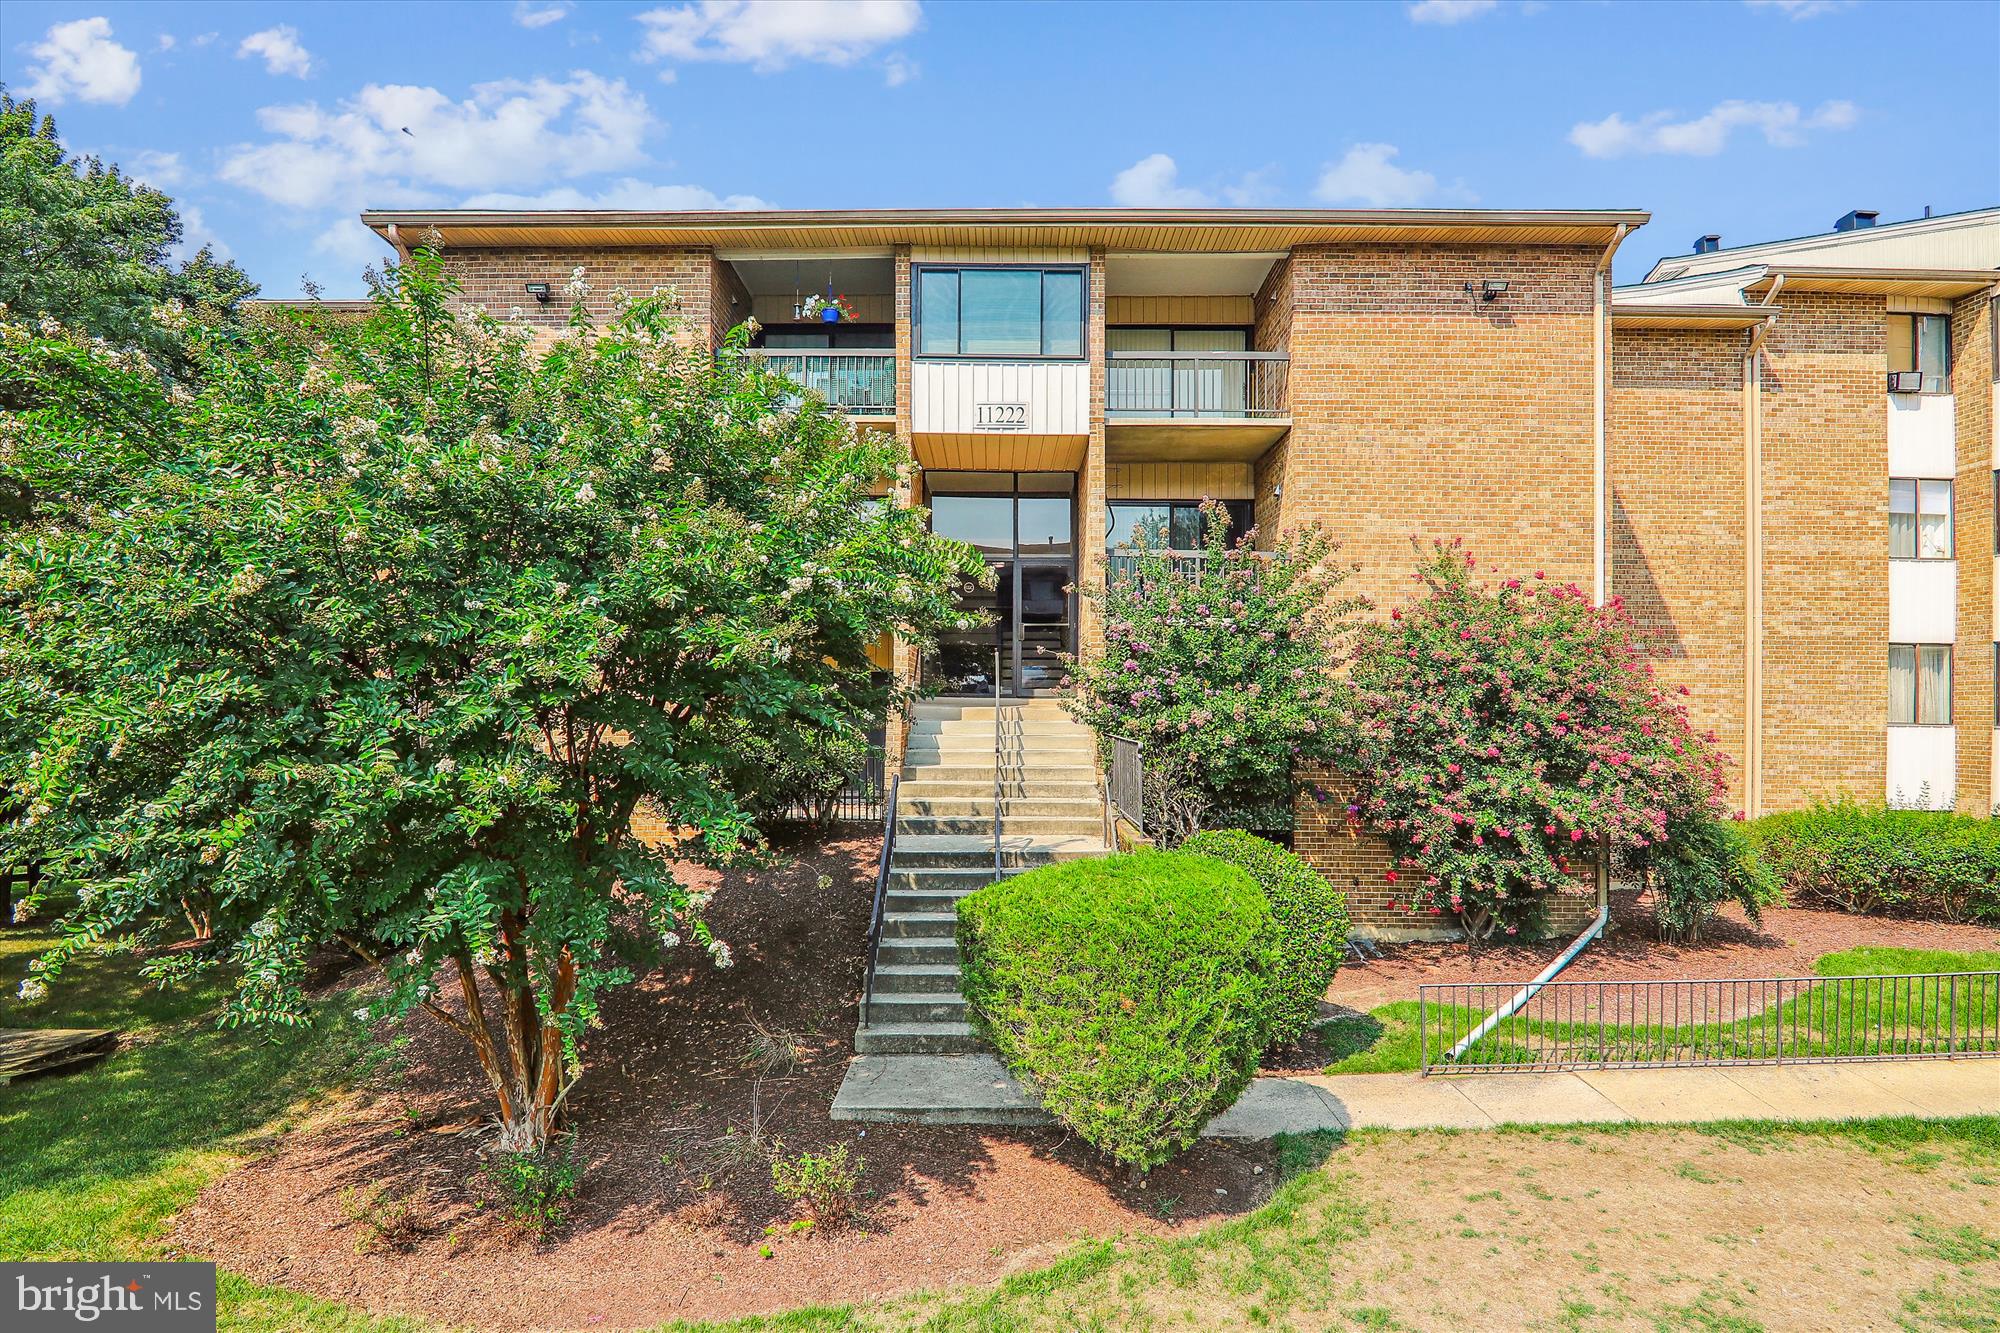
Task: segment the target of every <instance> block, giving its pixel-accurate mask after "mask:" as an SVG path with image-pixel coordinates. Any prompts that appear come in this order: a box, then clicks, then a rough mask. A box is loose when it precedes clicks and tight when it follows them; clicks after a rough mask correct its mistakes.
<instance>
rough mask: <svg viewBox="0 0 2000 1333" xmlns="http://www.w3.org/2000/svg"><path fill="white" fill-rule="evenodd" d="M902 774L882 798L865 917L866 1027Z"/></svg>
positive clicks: (879, 949)
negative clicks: (871, 904) (878, 855)
mask: <svg viewBox="0 0 2000 1333" xmlns="http://www.w3.org/2000/svg"><path fill="white" fill-rule="evenodd" d="M902 785H903V775H902V774H901V773H898V774H896V775H895V776H894V777H891V778H890V779H889V794H888V796H887V797H886V798H885V799H884V800H883V802H882V863H881V865H880V866H878V867H877V868H876V871H875V908H874V911H873V913H872V914H871V915H870V916H869V919H868V982H867V986H866V988H865V989H864V990H863V992H862V995H861V1026H862V1027H864V1028H865V1027H867V1026H868V1020H869V1017H870V1013H871V1011H872V1010H873V1009H874V1006H875V963H876V960H877V959H878V958H879V957H880V956H881V953H882V913H883V910H884V908H885V907H886V905H887V904H888V901H889V858H890V857H891V856H893V855H894V854H895V851H896V790H897V788H899V787H901V786H902Z"/></svg>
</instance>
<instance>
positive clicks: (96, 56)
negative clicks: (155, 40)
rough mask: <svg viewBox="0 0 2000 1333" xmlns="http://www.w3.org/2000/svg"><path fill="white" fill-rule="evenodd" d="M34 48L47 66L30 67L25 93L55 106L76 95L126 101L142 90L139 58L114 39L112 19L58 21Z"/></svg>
mask: <svg viewBox="0 0 2000 1333" xmlns="http://www.w3.org/2000/svg"><path fill="white" fill-rule="evenodd" d="M28 53H29V54H30V55H32V56H33V57H34V58H35V59H36V60H39V61H40V62H41V65H40V66H39V67H38V68H35V69H31V70H29V71H28V82H27V83H26V84H24V85H23V86H22V88H21V94H22V95H23V96H24V97H33V98H37V99H39V100H41V101H44V102H47V103H49V104H50V105H52V106H53V105H57V104H59V103H61V102H63V101H65V100H67V99H68V98H70V97H72V96H74V97H77V98H80V99H82V100H83V101H86V102H108V103H110V104H111V105H112V106H124V105H125V104H126V103H127V102H129V101H131V100H132V94H134V93H136V92H138V91H139V57H138V55H137V54H136V53H134V52H133V51H132V50H131V49H130V48H128V47H123V46H120V45H119V44H118V43H117V42H114V41H112V40H111V20H109V19H106V18H87V19H75V20H72V21H71V22H69V23H58V24H56V25H55V26H53V27H51V28H50V29H49V30H48V32H47V33H45V34H44V35H43V37H42V40H41V41H39V42H37V43H35V45H34V46H33V47H31V48H29V52H28Z"/></svg>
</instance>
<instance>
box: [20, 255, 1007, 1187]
mask: <svg viewBox="0 0 2000 1333" xmlns="http://www.w3.org/2000/svg"><path fill="white" fill-rule="evenodd" d="M572 288H573V295H575V296H576V297H577V298H578V305H577V307H576V309H577V314H576V315H575V317H574V318H573V321H572V325H571V328H570V330H569V332H568V334H567V335H566V336H565V337H563V338H562V339H561V340H560V341H559V342H558V343H557V345H555V346H554V347H553V348H551V349H548V350H547V351H545V352H539V353H538V352H537V351H535V350H534V348H533V345H532V343H531V341H530V339H529V337H528V335H527V334H526V332H525V331H523V330H520V329H516V328H513V327H509V326H505V325H499V324H496V323H494V322H493V321H492V320H490V319H488V318H486V317H484V316H480V315H462V314H454V311H453V308H452V301H451V298H452V295H453V284H452V283H451V281H450V280H449V278H448V277H447V275H446V274H445V273H444V271H443V268H442V265H441V264H440V263H439V261H438V259H437V258H436V256H435V255H434V254H431V253H429V252H427V251H420V252H419V253H418V254H417V255H416V256H415V257H414V258H413V259H412V260H411V261H410V262H409V263H408V264H406V265H405V266H403V267H402V268H401V269H400V270H394V271H392V272H391V274H390V276H389V277H388V278H386V279H385V280H384V282H383V284H382V285H381V287H380V289H379V290H378V292H377V296H376V307H375V313H374V315H373V317H372V318H370V319H369V320H367V321H364V322H361V323H358V324H355V325H352V326H348V325H344V324H342V323H341V322H339V321H327V322H323V323H322V324H321V325H319V326H318V327H315V328H311V329H301V328H298V327H290V326H285V325H279V326H274V327H272V328H270V329H266V328H264V327H262V326H258V327H243V328H236V329H227V330H220V331H215V330H210V331H202V332H199V333H198V334H197V341H196V344H195V346H196V349H197V353H198V356H199V370H200V374H199V375H198V376H196V377H195V378H194V379H193V380H192V381H191V384H190V385H189V386H188V387H185V388H182V389H179V390H176V391H175V392H174V393H173V394H171V395H166V394H161V393H160V392H159V391H158V390H157V389H156V388H155V387H153V385H154V383H155V382H154V381H153V380H152V379H151V377H150V376H148V375H146V373H145V372H144V370H143V368H138V367H134V366H131V365H129V364H118V363H117V362H115V361H114V360H113V359H112V358H111V357H110V356H108V355H107V354H105V353H103V352H102V351H101V350H100V349H96V348H94V347H91V346H87V345H79V344H74V343H64V344H62V345H61V347H60V348H52V347H51V346H50V340H49V339H46V338H41V337H38V336H36V335H35V334H34V333H33V332H32V331H30V330H28V329H25V328H22V327H20V326H18V325H16V326H11V327H9V328H8V329H7V331H6V334H5V337H4V339H0V374H6V375H13V376H15V377H17V378H23V379H32V378H33V377H34V375H35V374H36V373H37V370H36V367H37V366H39V365H43V364H46V363H49V362H57V363H60V364H62V365H63V366H64V367H66V370H65V374H66V376H67V383H68V385H69V387H68V388H66V389H65V391H64V393H63V394H62V395H58V396H56V397H54V398H53V399H52V400H51V402H52V404H53V405H52V406H50V407H48V408H45V409H43V410H40V411H38V412H37V413H34V414H31V415H29V416H27V417H25V418H22V419H21V420H20V423H19V425H18V426H17V427H16V428H15V429H13V430H10V431H9V432H7V433H6V434H5V436H4V437H0V470H4V471H6V472H8V473H10V474H12V475H14V476H15V477H17V478H19V479H20V480H21V482H22V484H24V485H25V486H27V487H29V488H36V487H39V486H42V485H43V483H44V479H46V478H49V477H51V476H53V477H55V478H57V479H58V480H59V481H60V482H61V483H62V484H63V485H64V486H66V487H67V488H68V492H67V493H68V494H69V496H70V499H69V501H68V504H69V509H68V512H67V514H66V515H65V521H64V522H62V523H39V522H37V523H31V524H29V525H27V526H25V527H23V528H21V529H18V530H17V532H16V533H15V536H14V538H13V540H12V541H11V542H10V543H9V545H8V546H7V548H6V550H5V555H4V559H0V715H4V717H5V718H6V719H8V720H7V721H6V722H5V723H4V724H0V741H4V750H0V779H4V781H5V783H6V786H7V788H9V789H11V791H12V792H13V793H14V794H15V795H16V797H17V799H18V800H19V801H20V802H21V803H22V805H23V807H24V808H25V810H26V817H25V818H24V819H23V821H22V822H21V823H20V824H18V825H16V826H14V827H12V828H10V829H8V830H6V831H5V832H4V833H0V859H5V858H6V856H7V855H8V854H17V855H18V854H19V853H21V852H27V853H32V854H33V855H36V856H41V857H46V858H47V859H48V860H49V862H50V872H51V873H50V879H51V880H55V881H64V882H69V883H72V884H75V885H77V886H79V888H80V902H79V904H78V905H77V906H76V908H75V909H74V910H73V911H72V912H70V914H69V915H68V916H67V918H66V919H65V926H66V931H67V933H66V936H65V938H64V939H63V941H62V942H61V943H59V944H58V945H57V946H56V947H55V948H54V949H52V950H51V951H50V952H49V953H48V954H47V955H46V956H45V957H44V958H43V959H41V960H39V965H38V967H37V969H36V975H35V976H34V977H31V978H30V980H29V982H28V983H27V984H26V985H25V986H24V987H23V998H25V999H30V1000H32V999H34V998H36V997H37V996H39V995H40V994H42V993H43V992H44V990H45V988H46V985H47V983H49V982H51V981H54V980H57V979H58V978H59V977H60V975H61V973H62V971H63V969H64V966H65V964H66V963H67V962H68V960H69V959H71V958H72V957H74V956H75V955H76V954H77V953H78V952H79V951H82V950H85V949H89V948H92V947H93V946H95V945H97V944H99V943H100V942H104V941H109V940H112V939H114V938H133V939H136V940H137V941H139V942H141V943H152V942H160V941H164V940H168V939H171V938H173V937H174V936H175V935H176V934H178V933H180V932H181V930H182V927H181V926H180V924H179V918H180V916H181V915H182V914H183V913H186V914H187V915H189V916H191V917H193V918H195V919H197V920H200V921H203V922H205V923H206V924H207V926H208V927H209V928H211V929H212V930H213V933H214V937H215V943H214V945H213V946H212V947H210V948H208V949H205V950H192V951H180V952H174V953H156V954H153V955H152V956H151V957H150V958H149V959H148V960H147V962H146V963H145V964H144V970H145V973H146V974H147V975H148V976H149V977H151V978H153V979H155V980H158V981H160V982H173V981H176V980H180V979H183V978H184V977H186V976H187V975H188V974H190V973H193V972H198V971H201V970H203V969H209V968H218V967H227V968H230V969H233V971H234V975H235V978H236V981H235V987H234V990H233V993H232V997H231V999H230V1002H229V1004H228V1006H227V1008H226V1011H225V1018H224V1021H225V1022H228V1023H257V1024H296V1023H300V1022H303V1021H306V1016H307V1013H308V1010H307V1008H306V1005H305V1003H304V999H303V996H302V984H303V977H304V972H305V965H306V962H307V959H308V957H309V956H310V955H311V954H312V953H313V951H314V950H316V949H319V948H321V947H324V946H328V945H335V946H338V947H340V948H343V949H346V950H351V951H352V952H353V953H355V954H357V955H360V956H361V957H363V958H366V959H368V960H370V961H371V962H373V963H374V964H376V965H377V966H379V968H380V969H381V971H382V973H383V974H384V977H385V979H386V986H385V988H384V989H383V990H382V992H381V993H380V994H379V995H378V997H377V998H375V999H374V1000H372V1001H371V1002H370V1005H369V1007H368V1011H367V1012H368V1016H369V1017H372V1018H380V1017H384V1016H394V1017H398V1018H400V1017H402V1016H405V1015H407V1014H409V1013H411V1012H412V1011H414V1010H416V1009H419V1008H421V1009H424V1010H426V1011H428V1012H429V1013H430V1014H432V1015H433V1016H434V1017H435V1018H437V1019H438V1020H439V1021H441V1022H443V1023H444V1024H446V1025H447V1026H448V1027H450V1028H451V1029H453V1030H454V1031H456V1032H459V1033H460V1034H462V1035H463V1036H464V1037H465V1038H466V1039H467V1040H468V1041H469V1042H471V1044H472V1045H473V1047H474V1049H475V1050H476V1051H477V1053H478V1057H479V1060H480V1063H481V1065H482V1067H483V1068H484V1070H485V1073H486V1076H487V1079H488V1081H489V1083H490V1085H491V1089H492V1093H493V1096H494V1098H495V1100H496V1103H497V1106H498V1109H499V1115H500V1120H501V1124H502V1135H501V1139H500V1142H501V1145H502V1146H503V1147H505V1148H508V1149H520V1150H532V1149H536V1148H538V1147H539V1145H541V1144H542V1143H544V1142H545V1141H546V1140H547V1137H548V1135H549V1133H550V1132H551V1129H552V1126H553V1125H554V1123H555V1122H556V1120H557V1119H558V1116H559V1111H560V1107H561V1105H562V1101H563V1097H564V1094H565V1091H566V1090H567V1088H568V1087H569V1086H570V1084H571V1083H572V1082H573V1080H574V1079H575V1078H576V1077H577V1076H578V1073H579V1071H580V1069H581V1059H582V1055H583V1048H584V1042H585V1039H586V1036H587V1035H588V1034H589V1033H590V1032H591V1030H592V1029H594V1028H597V1027H599V1026H600V1025H601V1024H602V1021H603V1019H602V1014H601V1010H600V1002H599V1001H600V996H601V995H602V993H603V992H604V991H605V990H606V988H608V987H612V986H616V985H618V984H620V983H624V982H629V981H630V980H632V978H633V977H634V975H635V973H636V972H637V971H638V970H640V969H642V968H645V967H648V966H651V965H653V964H654V963H655V962H657V961H658V960H659V958H660V957H661V956H662V954H663V952H664V951H667V950H672V949H677V948H682V947H698V948H705V949H706V951H707V952H708V953H709V954H710V955H711V956H712V957H713V958H714V959H715V961H716V962H718V963H719V964H723V965H726V964H727V963H728V962H729V950H728V947H727V945H726V944H725V942H724V941H722V940H720V939H717V938H714V937H713V936H712V935H711V933H710V932H709V930H708V927H707V926H706V924H705V923H704V918H703V905H704V895H703V894H702V893H699V892H695V891H692V890H690V889H689V888H688V887H687V885H686V884H685V883H683V882H682V881H681V880H680V879H679V878H677V877H676V872H675V869H674V866H675V860H674V859H672V858H670V857H669V855H668V854H667V852H665V851H663V850H662V849H660V848H658V847H654V846H649V845H647V844H645V843H643V842H641V841H640V840H638V839H637V838H635V837H634V836H633V834H632V832H631V826H632V820H633V816H634V815H635V813H637V812H639V811H640V809H641V807H642V806H646V807H649V808H650V809H651V810H653V811H654V812H656V813H657V814H658V816H659V817H660V818H662V819H663V820H664V821H665V822H666V825H667V826H668V827H671V828H675V829H677V830H679V832H678V834H677V838H676V842H677V845H676V846H675V847H674V848H673V851H672V857H673V858H685V859H693V860H696V861H703V862H708V863H721V862H725V861H727V860H729V859H731V858H733V857H737V856H740V855H743V854H745V853H746V849H747V850H748V851H751V852H754V851H755V849H756V848H757V846H758V845H759V842H760V838H759V830H758V827H757V824H756V821H755V815H754V812H755V810H756V809H758V808H760V806H761V805H762V804H763V803H764V798H765V794H766V793H765V790H764V784H766V783H767V782H768V781H769V778H768V775H767V774H766V773H765V771H764V770H763V769H762V768H761V767H760V765H759V763H758V761H757V758H756V756H755V755H754V754H747V753H745V752H743V751H741V750H739V749H737V748H736V747H734V746H732V745H731V744H730V741H731V739H732V738H733V737H735V736H737V735H739V734H740V733H741V732H743V731H744V730H746V729H756V730H758V731H760V732H761V733H762V734H764V735H767V736H776V737H790V738H792V739H793V740H794V741H795V742H796V743H797V744H798V745H799V746H800V747H801V748H804V747H805V746H808V745H812V744H822V743H824V742H825V741H826V739H827V738H828V737H838V736H850V735H853V734H855V733H857V732H859V731H860V730H862V729H863V728H865V727H866V726H867V724H868V722H869V720H870V719H872V718H874V717H877V716H879V715H880V712H881V710H882V708H883V707H884V706H885V704H888V703H890V702H891V699H890V693H891V690H892V686H891V685H889V684H887V683H885V682H882V681H880V680H879V679H875V678H873V677H872V676H871V671H870V665H869V662H868V657H867V649H868V646H869V644H870V643H871V642H873V641H874V640H875V639H876V638H877V636H878V635H879V634H880V633H882V632H883V631H884V630H887V629H891V628H894V629H896V630H898V631H900V632H902V633H904V634H906V635H909V636H911V637H913V638H915V639H918V640H919V641H922V640H925V639H926V638H928V637H929V636H931V635H932V634H933V633H934V632H935V631H936V630H938V629H939V628H941V627H944V626H955V625H958V624H959V623H960V622H961V620H962V617H961V616H960V614H959V613H958V612H957V611H956V610H955V609H954V607H953V602H952V599H951V596H950V592H949V587H950V584H951V581H952V579H953V578H954V577H959V576H966V577H970V576H972V575H973V574H974V573H975V572H976V571H977V570H978V568H979V561H978V558H977V556H976V555H975V554H974V553H973V552H971V551H970V550H969V549H968V548H966V547H963V546H961V545H959V544H957V543H954V542H950V541H946V540H943V539H940V538H937V537H934V536H933V535H932V534H930V533H929V532H928V531H927V530H926V528H925V526H924V523H923V520H922V517H921V515H920V514H919V513H917V512H916V511H913V510H908V509H903V508H900V507H896V506H883V505H880V504H878V503H876V502H874V501H872V500H871V498H870V491H871V489H872V484H873V483H874V482H875V481H876V480H877V479H879V478H881V477H883V476H885V475H889V474H892V473H894V472H895V471H896V470H897V469H898V468H899V467H901V466H904V465H905V464H906V462H907V460H906V458H905V457H904V456H902V455H900V454H899V452H898V448H897V446H896V445H895V444H894V442H893V441H884V440H882V439H881V437H879V436H876V435H874V434H872V433H867V432H863V433H860V434H859V435H857V433H856V432H854V431H853V430H852V429H851V428H850V427H849V426H848V425H847V424H846V423H845V422H844V420H843V419H842V418H840V417H839V416H837V415H836V414H834V413H832V412H831V411H829V410H828V409H827V408H826V407H825V406H824V405H823V404H821V403H819V402H817V401H816V400H810V399H809V400H806V401H799V400H798V398H797V391H796V389H795V388H793V387H792V386H790V385H789V384H786V383H784V382H782V381H780V380H778V379H776V378H775V377H773V376H770V375H769V374H767V373H766V372H764V371H763V370H762V369H760V368H759V364H758V363H757V362H755V361H753V360H751V359H750V358H747V357H743V356H741V355H739V352H740V349H741V346H742V341H741V340H742V336H743V335H742V332H741V331H739V332H738V334H737V335H735V337H734V338H733V340H732V341H731V342H730V344H729V345H728V346H727V347H726V348H725V349H724V351H723V352H722V353H721V354H720V355H718V356H715V357H710V356H708V355H706V354H695V353H690V352H688V351H686V350H685V349H684V348H683V346H682V345H681V344H680V343H679V342H678V341H677V340H676V338H675V336H674V329H673V321H672V318H671V313H670V307H671V294H670V293H656V294H655V295H653V296H649V297H647V298H645V299H642V300H638V301H632V302H628V303H625V304H624V305H623V306H622V308H621V311H620V313H619V314H618V315H617V316H616V317H615V318H614V319H613V320H612V321H611V322H610V323H609V324H608V325H607V326H606V327H605V328H604V329H602V330H601V331H600V330H594V329H592V328H591V327H590V326H589V325H588V322H587V320H586V319H585V317H584V316H583V314H582V304H581V297H582V295H583V293H584V291H585V290H586V287H585V284H584V283H583V281H582V279H581V276H580V275H579V278H578V280H577V281H576V282H575V283H573V284H572ZM90 385H95V386H96V387H97V389H98V390H99V391H100V392H97V393H96V394H94V395H93V394H90V393H87V392H86V391H85V390H86V388H87V387H88V386H90ZM79 386H82V387H79ZM132 404H137V405H138V406H137V407H133V406H131V405H132ZM103 456H113V457H116V458H118V459H119V460H120V465H119V466H116V467H106V468H97V467H89V468H80V467H78V466H77V464H76V463H75V461H74V460H76V459H77V458H79V457H90V458H97V457H103ZM447 995H449V998H447Z"/></svg>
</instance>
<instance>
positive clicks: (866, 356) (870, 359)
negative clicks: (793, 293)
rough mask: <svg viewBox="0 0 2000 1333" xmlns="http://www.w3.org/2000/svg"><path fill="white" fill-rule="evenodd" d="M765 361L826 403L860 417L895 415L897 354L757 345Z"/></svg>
mask: <svg viewBox="0 0 2000 1333" xmlns="http://www.w3.org/2000/svg"><path fill="white" fill-rule="evenodd" d="M753 354H754V355H755V356H757V357H759V358H761V359H762V360H763V362H764V364H765V365H767V366H769V367H770V368H771V369H772V370H775V371H777V372H778V373H779V374H780V375H783V376H784V377H785V378H786V379H788V380H791V381H792V382H793V383H794V384H797V385H799V386H800V387H801V388H805V389H810V390H812V391H813V392H814V393H816V394H818V395H819V396H820V397H822V398H824V399H826V401H827V405H828V406H830V407H833V408H837V409H838V410H840V411H842V412H845V413H847V414H848V415H849V416H857V417H893V416H895V415H896V354H895V353H894V352H893V351H890V350H888V349H886V348H885V349H884V350H882V351H879V352H854V351H837V350H828V349H825V348H818V347H777V348H758V349H756V350H755V352H754V353H753Z"/></svg>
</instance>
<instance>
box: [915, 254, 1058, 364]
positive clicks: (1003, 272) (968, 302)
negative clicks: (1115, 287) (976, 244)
mask: <svg viewBox="0 0 2000 1333" xmlns="http://www.w3.org/2000/svg"><path fill="white" fill-rule="evenodd" d="M917 276H918V281H917V325H918V328H919V329H920V334H919V336H918V339H917V351H918V354H919V355H922V356H993V357H1043V356H1048V357H1079V356H1082V355H1083V286H1084V275H1083V272H1082V270H1080V269H1074V268H1063V269H1040V268H966V269H940V268H923V269H919V270H918V271H917Z"/></svg>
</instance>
